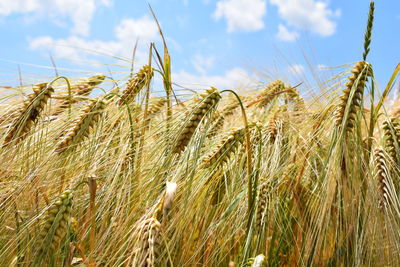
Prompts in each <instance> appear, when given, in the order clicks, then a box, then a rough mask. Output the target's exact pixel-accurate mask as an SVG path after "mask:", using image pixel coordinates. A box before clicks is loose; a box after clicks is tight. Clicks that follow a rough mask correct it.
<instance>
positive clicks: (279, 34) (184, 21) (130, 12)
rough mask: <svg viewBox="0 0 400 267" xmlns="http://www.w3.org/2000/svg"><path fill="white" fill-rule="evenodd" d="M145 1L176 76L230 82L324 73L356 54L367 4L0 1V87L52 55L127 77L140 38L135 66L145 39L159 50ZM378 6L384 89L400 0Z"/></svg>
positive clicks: (377, 65) (73, 71)
mask: <svg viewBox="0 0 400 267" xmlns="http://www.w3.org/2000/svg"><path fill="white" fill-rule="evenodd" d="M148 4H150V5H151V6H152V8H153V10H154V12H155V13H156V15H157V17H158V20H159V21H160V23H161V27H162V29H163V32H164V34H165V36H166V37H167V43H168V46H169V50H170V53H171V57H172V63H173V65H172V71H173V79H174V82H176V83H179V84H181V85H183V86H187V87H191V88H200V87H205V86H211V85H213V86H217V87H219V88H221V89H225V88H236V87H243V86H246V85H248V84H251V83H253V82H254V81H257V80H261V81H268V80H270V79H284V80H286V81H288V82H291V83H293V84H296V83H299V82H305V80H306V79H308V80H309V81H310V80H312V79H313V76H312V75H311V74H312V73H313V72H314V73H316V75H317V76H320V77H321V79H323V78H326V77H328V76H329V75H330V74H333V73H336V72H339V71H340V70H341V69H339V68H337V69H336V68H333V69H331V67H336V66H341V65H343V64H347V63H351V62H355V61H358V60H360V59H361V55H362V42H363V34H364V30H365V24H366V19H367V13H368V6H369V1H365V0H363V1H361V0H354V1H345V0H336V1H333V0H331V1H326V0H197V1H194V0H148V1H141V0H140V1H139V0H131V1H129V0H118V1H117V0H85V1H81V0H1V1H0V32H1V33H2V42H1V43H0V51H1V53H0V86H8V85H11V86H12V85H16V84H18V83H19V78H18V77H19V74H18V66H19V68H20V70H21V76H22V81H23V82H24V83H30V82H37V81H39V80H40V79H48V78H51V77H54V71H53V70H52V64H51V61H50V57H49V55H50V54H51V55H52V56H53V58H54V60H55V62H56V65H57V67H58V69H59V70H58V71H59V73H60V74H61V75H68V76H73V77H82V76H89V75H90V74H91V73H92V72H96V73H99V72H103V73H108V72H109V71H111V72H112V73H113V76H115V77H121V78H123V77H126V75H127V73H128V72H129V67H130V63H129V58H130V56H131V54H132V49H133V46H134V43H135V41H136V40H137V39H139V48H138V51H137V55H136V59H137V61H138V62H137V64H136V66H137V67H139V66H140V65H142V64H144V63H146V61H147V50H148V44H149V42H152V41H154V42H156V44H157V46H158V48H159V49H160V50H161V49H162V46H161V43H160V38H159V35H158V32H157V28H156V25H155V23H154V21H153V19H152V17H151V14H150V11H149V8H148ZM375 5H376V15H375V28H374V32H373V40H372V45H371V53H370V56H369V59H368V61H370V62H371V63H372V64H373V66H374V69H375V73H376V77H377V81H378V83H379V84H380V87H383V86H384V84H385V83H386V81H387V80H388V79H389V77H390V75H391V73H392V71H393V69H394V68H395V66H396V65H397V64H398V63H399V53H398V44H399V43H400V36H399V34H397V33H398V29H399V26H400V1H395V0H392V1H377V2H376V4H375ZM93 51H94V52H93ZM112 56H114V57H112ZM116 56H118V57H123V58H125V59H127V60H119V59H117V58H115V57H116ZM311 83H312V81H311Z"/></svg>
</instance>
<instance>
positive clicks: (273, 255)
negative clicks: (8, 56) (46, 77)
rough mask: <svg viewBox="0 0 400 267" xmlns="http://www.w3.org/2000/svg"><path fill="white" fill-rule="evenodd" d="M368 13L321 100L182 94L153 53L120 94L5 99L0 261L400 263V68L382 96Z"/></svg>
mask: <svg viewBox="0 0 400 267" xmlns="http://www.w3.org/2000/svg"><path fill="white" fill-rule="evenodd" d="M373 14H374V3H373V2H371V4H370V11H369V15H368V22H367V27H366V28H367V29H366V32H365V39H364V53H363V55H362V58H360V59H358V57H357V55H355V56H354V58H355V61H356V62H354V63H350V64H347V65H345V67H344V68H343V71H340V72H338V73H337V74H335V75H334V76H333V77H331V78H330V79H328V80H326V81H325V82H324V83H322V84H321V88H320V92H321V93H320V94H318V95H315V94H313V95H311V94H307V92H303V91H300V90H298V89H297V86H296V85H291V84H289V83H287V82H286V81H281V80H276V81H271V82H260V85H259V86H258V87H257V88H248V90H244V91H243V90H242V91H241V93H240V94H238V93H237V92H235V91H234V90H218V89H217V88H214V87H210V88H205V89H201V88H199V90H197V91H195V92H193V91H187V90H186V91H185V90H184V88H174V84H173V81H171V67H170V56H169V53H168V48H167V45H166V44H165V46H164V48H163V49H162V50H157V49H156V48H155V46H154V45H153V44H150V48H151V49H150V54H149V62H148V64H146V65H144V66H143V67H142V68H140V69H139V70H137V71H136V73H132V74H131V75H130V76H129V77H126V79H125V80H123V81H119V84H120V85H121V86H116V85H115V84H116V83H115V82H113V81H111V79H110V78H109V77H107V76H106V75H94V76H91V77H82V79H81V80H79V81H75V80H71V79H68V77H58V78H56V79H54V80H52V81H40V83H37V84H34V85H26V86H24V87H23V90H24V92H27V94H28V95H27V96H25V97H22V96H21V94H19V93H15V94H7V95H5V96H2V97H1V104H2V109H1V111H0V162H1V166H0V266H399V265H400V216H399V215H400V200H399V194H398V192H399V190H400V179H399V177H400V176H399V175H400V169H399V166H400V120H399V117H398V116H399V114H400V106H398V103H399V102H398V101H388V96H389V94H390V92H391V91H392V88H393V87H394V85H395V82H396V77H397V74H398V72H399V70H400V67H399V66H397V67H395V68H394V71H393V74H392V76H391V77H387V79H388V83H387V85H385V87H383V88H379V87H378V86H377V84H376V81H375V77H374V67H373V62H368V61H367V57H368V53H369V49H370V48H369V47H370V42H371V39H372V37H371V36H372V28H373ZM160 33H161V34H162V32H161V30H160ZM357 60H358V61H357ZM156 76H158V77H161V79H162V85H163V86H164V91H163V92H162V93H155V92H154V91H153V90H152V86H151V85H152V81H153V79H154V77H156ZM93 90H97V91H100V92H101V93H100V94H93V93H92V92H93ZM395 100H396V99H395ZM393 103H394V104H393Z"/></svg>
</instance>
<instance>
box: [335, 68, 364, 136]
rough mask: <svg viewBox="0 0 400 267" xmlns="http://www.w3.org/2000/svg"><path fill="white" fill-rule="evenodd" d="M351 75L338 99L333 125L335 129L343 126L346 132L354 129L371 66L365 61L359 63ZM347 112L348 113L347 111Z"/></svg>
mask: <svg viewBox="0 0 400 267" xmlns="http://www.w3.org/2000/svg"><path fill="white" fill-rule="evenodd" d="M351 72H352V73H353V74H352V75H351V76H350V77H349V78H348V79H349V81H348V82H347V83H346V88H345V89H344V90H343V95H342V96H341V97H340V104H339V105H338V106H337V109H336V112H335V118H336V120H335V124H336V126H337V127H341V126H342V125H343V126H344V128H345V130H346V131H347V132H351V131H352V130H353V128H354V124H355V119H356V113H357V110H358V109H360V106H361V101H362V98H363V94H364V87H365V83H366V82H367V79H368V77H369V76H371V66H370V64H369V63H367V62H365V61H359V62H358V63H357V64H356V65H355V66H354V68H353V70H352V71H351ZM347 110H348V111H347Z"/></svg>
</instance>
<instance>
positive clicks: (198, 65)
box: [192, 54, 215, 74]
mask: <svg viewBox="0 0 400 267" xmlns="http://www.w3.org/2000/svg"><path fill="white" fill-rule="evenodd" d="M214 60H215V58H214V57H213V56H208V57H207V56H203V55H200V54H196V55H194V57H193V59H192V64H193V67H194V68H195V69H196V70H197V71H198V72H199V73H202V74H204V73H206V71H207V69H209V68H211V67H212V66H213V65H214Z"/></svg>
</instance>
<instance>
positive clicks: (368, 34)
mask: <svg viewBox="0 0 400 267" xmlns="http://www.w3.org/2000/svg"><path fill="white" fill-rule="evenodd" d="M374 11H375V2H374V1H371V2H370V3H369V13H368V22H367V29H366V30H365V35H364V53H363V60H364V61H365V60H366V59H367V56H368V53H369V50H370V48H369V45H370V44H371V35H372V26H373V24H374Z"/></svg>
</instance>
